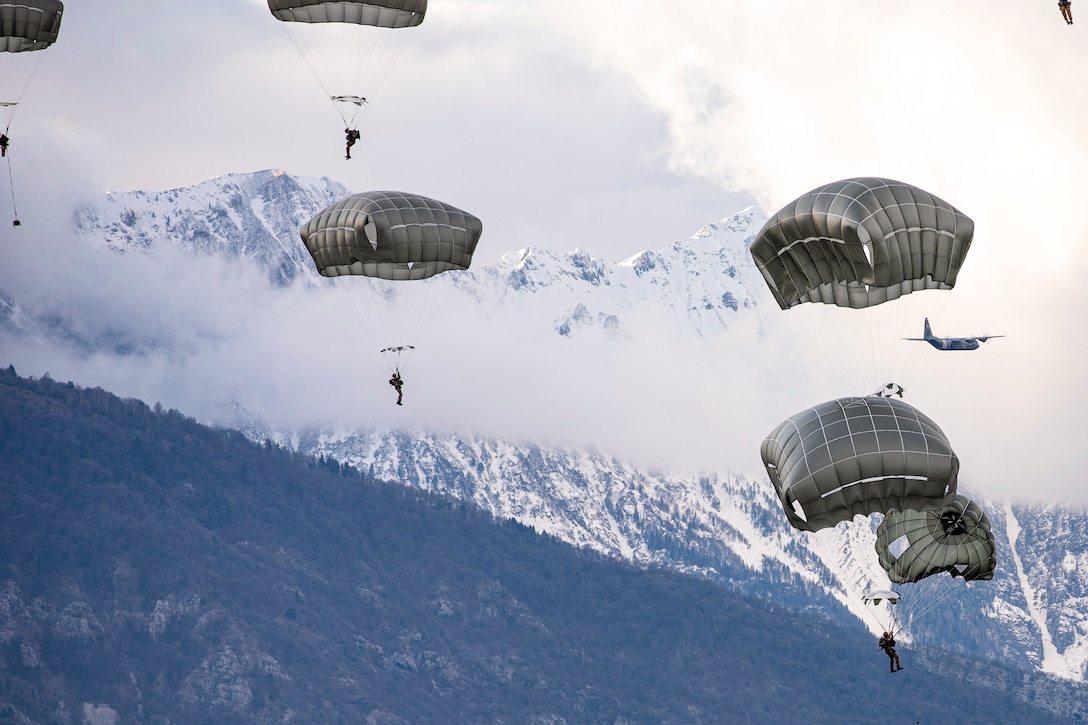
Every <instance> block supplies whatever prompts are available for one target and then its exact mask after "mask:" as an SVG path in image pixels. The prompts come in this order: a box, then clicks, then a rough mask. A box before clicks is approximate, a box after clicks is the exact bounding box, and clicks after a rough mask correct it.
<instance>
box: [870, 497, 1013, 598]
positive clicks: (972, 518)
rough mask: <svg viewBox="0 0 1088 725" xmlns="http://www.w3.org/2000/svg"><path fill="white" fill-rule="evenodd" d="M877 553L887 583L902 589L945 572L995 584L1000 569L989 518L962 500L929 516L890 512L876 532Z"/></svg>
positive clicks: (910, 511)
mask: <svg viewBox="0 0 1088 725" xmlns="http://www.w3.org/2000/svg"><path fill="white" fill-rule="evenodd" d="M876 553H877V557H878V558H879V559H880V565H881V566H883V567H884V569H885V571H887V572H888V578H890V579H891V580H892V581H893V582H896V583H898V584H903V583H907V582H916V581H919V580H920V579H924V578H925V577H927V576H932V575H933V574H939V573H940V572H948V573H949V574H951V575H952V576H954V577H955V576H961V577H963V578H964V579H965V580H967V581H971V580H974V579H992V578H993V575H994V567H995V566H997V550H996V545H995V543H994V535H993V533H992V532H991V531H990V519H989V517H988V516H986V513H985V512H984V511H983V510H982V509H981V508H979V507H978V505H977V504H976V503H975V502H974V501H971V500H970V499H968V498H966V497H964V496H959V495H957V496H956V497H954V498H953V499H952V500H951V501H950V502H949V503H947V504H945V505H944V506H941V507H940V508H936V509H931V510H928V511H913V510H905V511H892V512H890V513H889V514H888V515H887V516H886V517H885V518H884V521H883V522H881V524H880V527H879V528H877V532H876Z"/></svg>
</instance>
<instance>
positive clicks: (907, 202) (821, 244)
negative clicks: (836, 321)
mask: <svg viewBox="0 0 1088 725" xmlns="http://www.w3.org/2000/svg"><path fill="white" fill-rule="evenodd" d="M974 228H975V226H974V222H972V221H971V219H970V218H969V217H967V216H965V215H964V214H963V213H962V212H960V211H959V210H957V209H956V208H955V207H953V206H952V205H951V204H949V203H947V202H945V201H942V200H941V199H938V198H937V197H935V196H933V195H932V194H930V193H929V192H926V191H923V190H922V189H919V188H917V187H915V186H911V185H910V184H904V183H902V182H899V181H892V180H891V179H881V178H875V177H864V178H856V179H845V180H843V181H836V182H834V183H831V184H827V185H825V186H821V187H819V188H817V189H813V190H812V191H810V192H808V193H807V194H805V195H803V196H801V197H799V198H797V199H795V200H794V201H792V202H790V203H789V204H787V205H786V206H785V207H783V208H782V209H781V210H779V211H778V213H776V214H775V215H774V216H773V217H772V218H771V219H769V220H768V221H767V223H766V224H764V225H763V228H762V229H761V230H760V232H759V234H758V235H756V238H755V239H754V240H753V241H752V243H751V245H749V251H750V252H751V254H752V257H753V258H754V259H755V262H756V265H757V266H758V267H759V271H760V272H762V274H763V277H764V279H765V280H766V281H767V285H768V286H769V287H770V288H771V292H772V293H773V294H774V297H775V299H776V300H777V301H778V304H779V306H780V307H781V308H782V309H784V310H785V309H789V308H790V307H793V306H795V305H799V304H802V303H805V302H822V303H826V304H832V305H837V306H839V307H853V308H864V307H870V306H872V305H878V304H881V303H883V302H887V301H889V300H894V299H896V298H898V297H900V296H902V295H905V294H910V293H911V292H916V291H919V290H925V289H941V290H949V289H952V288H953V287H954V286H955V284H956V275H957V274H959V271H960V266H961V265H962V264H963V260H964V258H965V257H966V256H967V250H968V248H969V247H970V246H971V238H972V236H973V235H974Z"/></svg>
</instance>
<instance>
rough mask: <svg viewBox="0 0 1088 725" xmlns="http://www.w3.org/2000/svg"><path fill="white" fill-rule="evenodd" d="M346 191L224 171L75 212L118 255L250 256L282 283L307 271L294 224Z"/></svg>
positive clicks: (109, 198) (272, 173)
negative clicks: (158, 250) (163, 247)
mask: <svg viewBox="0 0 1088 725" xmlns="http://www.w3.org/2000/svg"><path fill="white" fill-rule="evenodd" d="M348 193H349V192H348V190H347V189H345V188H344V187H343V186H341V185H340V184H337V183H336V182H333V181H329V180H328V179H326V178H307V177H296V176H291V175H290V174H286V173H284V172H282V171H279V170H269V171H260V172H256V173H252V174H228V175H225V176H220V177H217V178H214V179H210V180H208V181H205V182H202V183H200V184H197V185H195V186H190V187H186V188H180V189H170V190H169V191H152V192H145V191H121V192H107V193H106V194H105V195H104V197H103V198H102V199H101V200H100V201H99V202H98V203H96V204H93V205H89V206H86V207H83V208H81V209H78V210H77V211H76V217H75V224H76V228H77V229H78V230H79V232H80V233H81V234H82V235H83V236H84V237H85V238H86V239H88V240H89V241H92V242H98V243H102V244H105V245H107V246H108V247H110V248H112V249H115V250H118V251H144V250H148V249H150V248H152V247H154V246H156V245H158V244H173V245H177V246H181V247H185V248H188V249H191V250H193V251H197V252H201V253H211V252H214V253H218V254H223V255H227V256H230V257H239V258H247V257H248V258H253V259H256V260H258V261H259V262H260V263H261V264H263V265H264V266H267V267H268V268H269V269H270V271H271V272H272V273H273V275H274V277H275V278H276V279H278V280H280V281H283V282H286V281H289V280H291V279H294V278H295V277H296V276H298V275H299V274H300V273H302V271H303V270H305V269H307V268H312V266H313V262H312V261H311V260H310V258H309V255H308V254H307V253H306V249H305V248H304V247H303V246H302V243H301V242H300V241H299V238H298V229H299V227H300V226H302V225H303V224H304V223H305V222H306V221H308V220H309V218H310V217H311V216H313V214H314V212H316V211H317V210H319V209H323V208H324V207H326V206H328V205H329V204H332V203H333V202H334V201H336V200H337V199H340V198H342V197H344V196H347V195H348Z"/></svg>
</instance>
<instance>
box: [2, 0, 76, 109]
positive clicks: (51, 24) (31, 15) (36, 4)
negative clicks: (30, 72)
mask: <svg viewBox="0 0 1088 725" xmlns="http://www.w3.org/2000/svg"><path fill="white" fill-rule="evenodd" d="M63 14H64V3H62V2H60V0H20V1H19V2H0V52H4V53H22V52H25V51H31V50H42V49H43V48H48V47H49V46H50V45H52V44H53V43H55V42H56V41H57V35H58V34H59V33H60V19H61V16H62V15H63ZM0 100H3V99H0Z"/></svg>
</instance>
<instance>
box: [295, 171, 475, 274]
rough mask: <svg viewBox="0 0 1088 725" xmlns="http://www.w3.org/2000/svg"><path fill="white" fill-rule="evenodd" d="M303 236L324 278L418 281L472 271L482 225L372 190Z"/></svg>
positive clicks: (330, 211) (441, 207) (324, 215)
mask: <svg viewBox="0 0 1088 725" xmlns="http://www.w3.org/2000/svg"><path fill="white" fill-rule="evenodd" d="M299 234H300V235H301V236H302V241H303V243H304V244H305V245H306V248H307V249H308V250H309V251H310V255H311V256H312V257H313V258H314V264H316V265H317V271H318V272H320V273H321V274H322V275H324V276H325V277H339V276H342V275H365V276H367V277H376V278H379V279H387V280H416V279H425V278H427V277H432V276H434V275H436V274H439V273H440V272H446V271H448V270H462V269H468V267H469V264H470V263H471V262H472V253H473V252H474V251H475V249H476V243H477V242H478V241H479V239H480V235H481V234H483V222H481V221H480V220H479V219H478V218H477V217H475V216H473V215H472V214H469V213H468V212H466V211H462V210H461V209H458V208H457V207H455V206H451V205H450V204H446V203H444V202H441V201H436V200H434V199H428V198H427V197H425V196H419V195H416V194H405V193H403V192H399V191H370V192H366V193H363V194H355V195H353V196H349V197H347V198H346V199H341V200H340V201H338V202H336V203H335V204H333V205H332V206H330V207H328V208H327V209H325V210H324V211H322V212H320V213H319V214H318V215H317V216H315V217H314V218H313V219H311V220H310V221H309V222H308V223H307V224H306V225H305V226H304V227H302V229H301V230H300V231H299Z"/></svg>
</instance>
